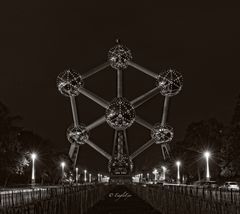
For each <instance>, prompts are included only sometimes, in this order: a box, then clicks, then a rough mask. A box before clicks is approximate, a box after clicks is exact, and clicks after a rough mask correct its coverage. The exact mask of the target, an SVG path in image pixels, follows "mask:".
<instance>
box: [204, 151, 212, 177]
mask: <svg viewBox="0 0 240 214" xmlns="http://www.w3.org/2000/svg"><path fill="white" fill-rule="evenodd" d="M210 156H211V153H210V152H209V151H206V152H204V157H205V158H206V180H207V181H210V171H209V157H210Z"/></svg>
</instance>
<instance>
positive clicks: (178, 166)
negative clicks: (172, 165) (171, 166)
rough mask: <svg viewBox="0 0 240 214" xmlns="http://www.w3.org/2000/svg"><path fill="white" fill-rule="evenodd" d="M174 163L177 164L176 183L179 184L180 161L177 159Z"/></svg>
mask: <svg viewBox="0 0 240 214" xmlns="http://www.w3.org/2000/svg"><path fill="white" fill-rule="evenodd" d="M176 165H177V183H178V184H179V183H180V166H181V162H180V161H177V162H176Z"/></svg>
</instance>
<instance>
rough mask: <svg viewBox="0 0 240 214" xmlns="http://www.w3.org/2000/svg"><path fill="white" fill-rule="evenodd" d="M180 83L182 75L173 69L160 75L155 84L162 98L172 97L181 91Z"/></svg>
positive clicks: (181, 84)
mask: <svg viewBox="0 0 240 214" xmlns="http://www.w3.org/2000/svg"><path fill="white" fill-rule="evenodd" d="M182 82H183V77H182V75H181V74H180V73H179V72H177V71H175V70H173V69H169V70H167V71H165V72H163V73H160V74H159V76H158V80H157V84H158V86H159V87H160V89H161V90H160V93H161V94H162V95H163V96H169V97H171V96H174V95H176V94H178V93H179V92H180V91H181V89H182V86H183V83H182Z"/></svg>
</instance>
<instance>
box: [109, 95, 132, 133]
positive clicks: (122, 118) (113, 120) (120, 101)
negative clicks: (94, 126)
mask: <svg viewBox="0 0 240 214" xmlns="http://www.w3.org/2000/svg"><path fill="white" fill-rule="evenodd" d="M105 117H106V121H107V123H108V124H109V125H110V127H112V128H114V129H116V130H123V129H126V128H128V127H130V126H131V125H132V124H133V122H134V120H135V110H134V108H133V106H132V105H131V103H130V102H129V101H128V100H127V99H125V98H122V97H119V98H115V99H114V100H113V101H112V102H111V103H110V105H109V107H108V108H107V110H106V114H105Z"/></svg>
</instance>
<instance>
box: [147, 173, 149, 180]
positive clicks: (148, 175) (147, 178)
mask: <svg viewBox="0 0 240 214" xmlns="http://www.w3.org/2000/svg"><path fill="white" fill-rule="evenodd" d="M147 181H149V173H147Z"/></svg>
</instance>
